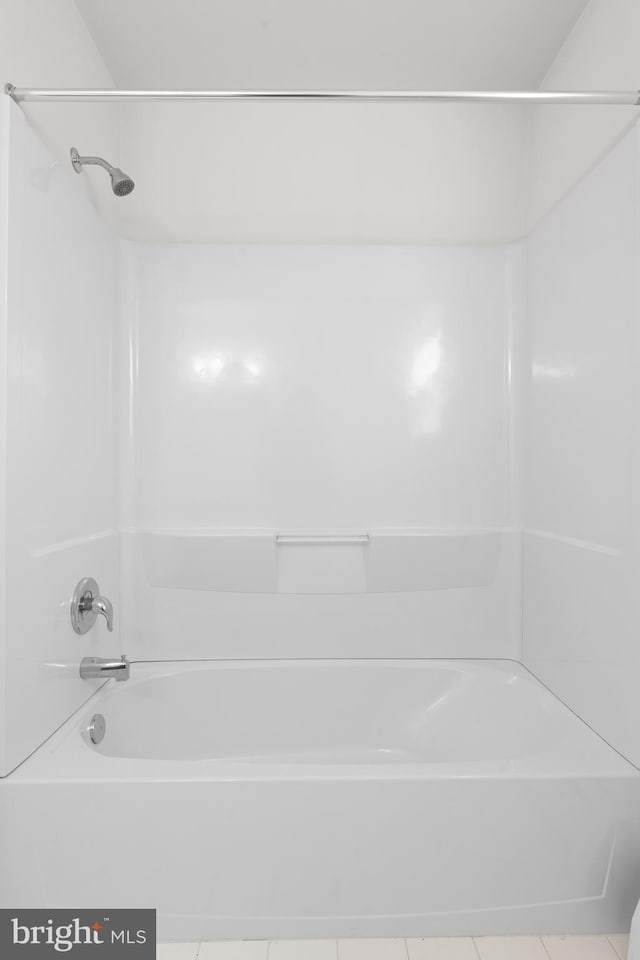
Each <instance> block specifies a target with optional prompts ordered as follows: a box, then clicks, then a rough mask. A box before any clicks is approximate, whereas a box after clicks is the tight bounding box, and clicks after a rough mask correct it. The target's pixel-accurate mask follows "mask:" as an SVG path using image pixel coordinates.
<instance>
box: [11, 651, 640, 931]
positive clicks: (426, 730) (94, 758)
mask: <svg viewBox="0 0 640 960" xmlns="http://www.w3.org/2000/svg"><path fill="white" fill-rule="evenodd" d="M96 712H100V713H102V714H103V715H104V717H105V719H106V724H107V730H106V736H105V738H104V740H103V742H102V744H100V745H99V746H94V745H93V744H91V743H90V741H89V739H88V737H87V735H86V727H87V725H88V722H89V720H90V718H91V716H92V715H93V714H94V713H96ZM0 802H1V803H2V804H3V805H4V806H5V813H6V820H5V823H6V824H7V825H8V835H7V836H6V837H5V839H4V843H5V846H6V858H7V859H6V864H7V867H8V874H9V875H10V880H9V879H7V878H5V889H4V890H2V888H0V894H2V896H3V898H4V900H7V899H8V898H9V897H10V899H11V905H12V906H22V907H27V906H39V905H42V906H44V905H47V906H51V907H53V906H78V907H82V906H91V907H95V906H109V907H119V906H151V907H157V908H158V911H159V932H160V934H161V936H163V937H164V938H167V939H193V940H196V939H199V938H204V939H217V938H226V937H230V938H243V937H259V938H270V939H274V938H287V937H294V938H295V937H306V936H309V937H335V936H377V935H380V936H384V935H387V936H402V935H406V936H419V935H437V934H452V935H453V934H483V933H498V934H500V933H531V932H533V933H536V932H547V933H550V932H554V931H555V932H604V931H607V932H612V931H615V930H623V929H625V928H628V923H629V920H630V917H631V912H632V908H633V906H634V904H635V901H637V899H638V897H639V896H640V840H639V838H638V831H637V829H636V828H635V827H634V825H633V823H634V819H637V818H636V817H635V816H634V813H635V809H637V804H638V803H639V802H640V774H639V773H638V772H637V771H636V770H635V768H633V767H632V766H631V765H630V764H628V763H627V762H626V761H625V760H624V759H623V758H622V757H620V756H619V755H618V754H617V753H615V752H614V751H613V750H612V749H611V748H610V747H608V746H607V745H606V744H605V743H604V742H603V741H602V740H600V739H599V738H598V737H597V736H596V735H595V734H594V733H592V731H591V730H590V729H589V728H588V727H586V726H585V725H584V724H583V723H582V722H581V721H580V720H579V719H578V718H577V717H575V716H574V715H573V714H572V713H571V712H570V711H569V710H567V709H566V708H565V707H564V706H563V705H562V704H561V703H560V702H559V701H558V700H557V699H556V698H555V697H553V696H552V695H551V694H550V693H549V692H548V691H547V690H546V689H545V688H544V687H543V686H542V685H541V684H539V683H538V682H537V681H536V680H535V679H534V678H533V677H532V676H531V675H530V674H529V673H528V672H527V671H526V670H525V669H524V668H523V667H521V666H520V665H518V664H514V663H512V662H486V661H485V662H476V661H424V660H422V661H419V660H418V661H416V660H413V661H407V660H403V661H258V662H256V661H248V662H197V663H163V664H134V665H133V666H132V679H131V680H130V681H129V683H126V684H115V683H114V682H113V681H110V682H109V683H108V684H107V685H105V686H104V687H103V688H102V690H100V691H99V692H98V693H97V694H96V695H95V696H94V697H93V698H92V699H91V700H90V701H89V702H88V703H87V704H86V705H85V707H84V708H83V709H82V710H81V711H79V712H78V713H77V714H76V715H75V716H74V717H72V718H71V719H70V720H69V721H68V722H67V723H66V724H65V725H64V726H63V727H62V728H61V729H60V730H59V731H58V732H57V733H56V734H55V735H54V736H53V737H52V738H51V739H50V740H48V741H47V743H46V744H44V745H43V746H42V747H41V748H40V749H39V750H38V751H37V752H36V753H35V754H34V755H33V756H32V757H31V758H30V759H29V760H27V761H26V762H25V763H24V764H23V765H22V766H21V767H20V768H19V769H18V770H16V771H15V772H14V773H13V774H12V775H11V776H10V777H8V778H7V779H6V780H4V781H3V782H2V783H1V784H0ZM43 851H46V853H43ZM9 891H10V892H9Z"/></svg>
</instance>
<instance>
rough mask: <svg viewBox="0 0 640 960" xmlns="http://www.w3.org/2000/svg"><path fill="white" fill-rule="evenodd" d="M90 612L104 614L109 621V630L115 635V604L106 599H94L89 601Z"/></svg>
mask: <svg viewBox="0 0 640 960" xmlns="http://www.w3.org/2000/svg"><path fill="white" fill-rule="evenodd" d="M87 605H88V610H89V611H92V612H93V613H99V614H102V616H103V617H104V618H105V620H106V621H107V630H108V631H109V633H113V604H112V603H111V600H107V598H106V597H92V598H91V600H90V601H89V600H88V601H87Z"/></svg>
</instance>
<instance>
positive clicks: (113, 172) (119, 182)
mask: <svg viewBox="0 0 640 960" xmlns="http://www.w3.org/2000/svg"><path fill="white" fill-rule="evenodd" d="M71 163H72V164H73V169H74V170H75V172H76V173H82V168H83V166H85V164H95V165H96V166H98V167H102V168H103V170H106V171H107V173H108V174H109V177H110V178H111V189H112V190H113V192H114V193H115V195H116V197H126V196H127V195H128V194H130V193H131V192H132V191H133V189H134V187H135V183H134V182H133V180H132V179H131V177H128V176H127V174H126V173H123V171H122V170H120V168H119V167H112V166H111V164H110V163H107V161H106V160H103V159H102V157H81V156H80V154H79V153H78V151H77V150H76V148H75V147H72V148H71Z"/></svg>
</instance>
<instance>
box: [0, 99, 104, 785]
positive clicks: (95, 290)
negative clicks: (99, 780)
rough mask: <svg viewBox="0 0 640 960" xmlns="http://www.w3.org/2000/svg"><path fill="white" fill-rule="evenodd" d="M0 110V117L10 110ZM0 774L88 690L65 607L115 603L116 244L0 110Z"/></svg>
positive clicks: (65, 178)
mask: <svg viewBox="0 0 640 960" xmlns="http://www.w3.org/2000/svg"><path fill="white" fill-rule="evenodd" d="M5 109H7V108H5ZM8 113H9V120H10V122H9V124H8V132H9V138H8V144H9V154H8V155H9V176H8V194H9V204H8V229H9V236H10V243H9V244H8V248H7V249H6V250H5V251H4V261H5V269H6V274H7V299H6V318H5V322H6V328H7V355H6V371H5V372H6V388H5V389H6V423H5V427H6V437H5V443H6V473H5V479H4V482H5V511H6V516H5V529H4V553H5V561H6V566H5V571H4V576H5V584H4V588H5V603H4V608H3V615H4V631H5V636H4V651H3V652H4V669H5V688H4V697H3V700H4V710H5V716H4V724H3V729H2V737H1V738H0V739H2V741H3V743H4V765H3V768H2V770H0V773H6V772H8V770H10V769H12V768H13V767H15V766H16V764H18V763H19V762H20V761H21V760H23V759H24V758H25V757H26V756H27V755H28V754H29V753H30V752H31V751H32V750H33V749H35V747H37V746H38V744H39V743H41V742H42V741H43V740H44V739H45V738H46V737H47V736H49V734H50V733H51V732H52V731H53V730H54V729H55V728H56V727H57V726H58V725H59V724H60V723H62V722H63V720H64V719H65V718H66V717H67V716H68V715H69V714H70V713H71V712H72V711H73V710H74V709H76V707H78V706H79V705H80V704H81V703H82V702H83V701H84V700H85V699H86V697H87V696H88V695H89V694H90V693H91V691H92V690H93V689H94V688H95V683H87V682H85V681H82V680H80V678H79V676H78V665H79V662H80V659H81V658H82V656H85V655H93V654H96V653H98V652H100V653H101V654H104V653H108V654H119V653H120V649H119V644H120V640H119V636H118V633H117V632H116V633H114V634H113V635H108V640H107V634H106V630H105V627H104V625H103V624H102V623H100V624H99V625H97V628H96V629H95V630H94V631H92V633H91V634H89V635H87V636H85V637H79V636H77V635H76V634H75V633H74V632H73V630H72V628H71V624H70V622H69V600H70V597H71V594H72V592H73V589H74V587H75V585H76V583H77V581H78V580H79V579H80V578H81V577H83V576H94V577H96V578H97V579H98V582H99V584H100V586H101V588H102V590H103V591H104V592H105V593H106V594H107V595H108V596H110V597H111V599H113V600H114V602H116V604H117V591H118V583H117V534H116V509H115V507H116V503H115V477H116V466H115V433H114V426H115V424H114V417H113V412H112V402H113V396H112V363H113V355H112V326H113V323H114V318H115V313H116V308H117V297H116V288H117V283H116V252H117V244H116V239H115V237H114V235H113V234H112V232H111V230H110V229H109V228H108V227H107V226H106V225H105V224H104V222H103V221H102V220H101V219H100V217H99V216H98V215H97V214H96V212H95V210H94V209H93V207H92V205H91V204H90V202H89V201H88V200H87V199H86V197H85V196H84V195H83V193H82V191H80V190H79V189H78V185H77V184H76V183H75V178H74V175H73V172H72V171H71V170H68V169H67V168H66V166H63V165H61V164H60V163H59V162H58V161H56V160H55V158H54V157H53V156H52V154H51V153H50V152H49V150H48V149H47V148H46V147H45V146H44V145H43V144H42V142H41V141H40V139H39V138H38V137H37V135H36V134H35V133H34V131H33V129H32V128H31V126H30V125H29V124H28V123H27V121H26V119H25V117H24V115H23V113H22V111H21V110H20V109H19V108H18V107H16V106H15V105H13V104H8Z"/></svg>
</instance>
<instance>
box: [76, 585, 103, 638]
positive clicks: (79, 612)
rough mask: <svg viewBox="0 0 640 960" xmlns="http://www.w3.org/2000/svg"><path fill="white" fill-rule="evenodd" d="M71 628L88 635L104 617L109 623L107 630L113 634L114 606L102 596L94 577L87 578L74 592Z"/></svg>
mask: <svg viewBox="0 0 640 960" xmlns="http://www.w3.org/2000/svg"><path fill="white" fill-rule="evenodd" d="M69 612H70V616H71V626H72V627H73V629H74V630H75V632H76V633H80V634H83V633H87V631H89V630H91V627H92V626H93V625H94V623H95V622H96V620H97V619H98V615H102V616H103V617H104V618H105V620H106V621H107V630H109V632H110V633H111V632H113V606H112V604H111V601H110V600H108V599H107V598H106V597H102V596H100V587H99V586H98V584H97V583H96V581H95V580H94V579H93V577H85V578H84V579H83V580H81V581H80V583H79V584H78V585H77V587H76V588H75V590H74V591H73V597H72V598H71V609H70V611H69Z"/></svg>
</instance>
